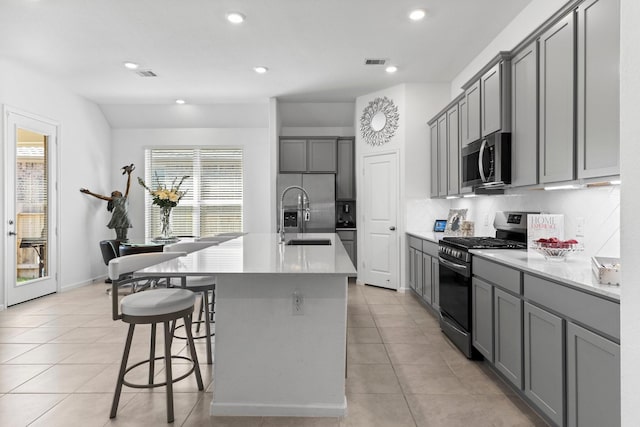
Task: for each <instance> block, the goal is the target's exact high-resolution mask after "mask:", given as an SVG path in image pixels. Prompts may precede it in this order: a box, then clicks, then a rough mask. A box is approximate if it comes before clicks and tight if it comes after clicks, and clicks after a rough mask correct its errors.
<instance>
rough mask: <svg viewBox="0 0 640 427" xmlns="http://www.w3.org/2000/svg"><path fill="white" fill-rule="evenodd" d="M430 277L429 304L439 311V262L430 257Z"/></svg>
mask: <svg viewBox="0 0 640 427" xmlns="http://www.w3.org/2000/svg"><path fill="white" fill-rule="evenodd" d="M431 277H432V281H431V283H432V286H433V300H432V301H431V305H432V306H433V308H435V309H436V311H440V262H439V261H438V258H431Z"/></svg>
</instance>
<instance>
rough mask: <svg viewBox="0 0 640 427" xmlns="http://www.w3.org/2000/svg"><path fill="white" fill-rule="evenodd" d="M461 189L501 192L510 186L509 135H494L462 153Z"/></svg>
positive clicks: (475, 143) (469, 146) (465, 148)
mask: <svg viewBox="0 0 640 427" xmlns="http://www.w3.org/2000/svg"><path fill="white" fill-rule="evenodd" d="M461 167H462V187H464V188H473V189H474V191H475V192H476V193H492V192H503V191H504V185H505V184H510V183H511V134H510V133H504V132H495V133H492V134H491V135H488V136H486V137H485V138H483V139H481V140H479V141H476V142H472V143H471V144H469V145H467V146H466V147H464V148H463V149H462V166H461Z"/></svg>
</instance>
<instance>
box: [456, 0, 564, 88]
mask: <svg viewBox="0 0 640 427" xmlns="http://www.w3.org/2000/svg"><path fill="white" fill-rule="evenodd" d="M566 3H567V0H532V1H531V3H529V5H528V6H527V7H525V8H524V9H523V10H522V12H520V13H519V14H518V16H516V17H515V18H514V19H513V21H511V22H510V23H509V25H507V26H506V27H505V28H504V30H502V31H501V32H500V34H498V35H497V36H496V38H494V39H493V41H492V42H491V43H489V44H488V45H487V47H485V48H484V50H483V51H482V52H480V54H478V56H476V57H475V58H474V59H473V60H472V61H471V62H470V63H469V64H468V65H467V66H466V67H465V68H464V69H463V70H462V71H461V72H460V73H459V74H458V75H457V76H456V77H454V79H453V81H452V82H451V99H453V98H455V97H456V96H458V94H460V93H461V92H462V90H461V87H462V85H463V84H464V83H466V82H467V81H468V80H469V79H470V78H472V77H473V76H474V74H475V73H477V72H478V71H479V70H480V69H481V68H482V67H484V66H485V65H487V63H488V62H489V61H490V60H491V59H492V58H494V57H495V56H496V55H497V54H498V52H500V51H503V50H507V51H508V50H511V49H513V48H514V47H515V46H516V45H517V44H518V43H520V42H521V41H522V40H524V39H525V38H526V37H527V36H528V35H529V34H531V33H532V32H533V31H534V30H535V29H536V28H538V27H539V26H540V24H542V23H543V22H545V21H546V20H547V19H548V18H549V17H551V15H553V14H554V13H555V12H557V11H558V10H559V9H560V8H561V7H562V6H563V5H564V4H566Z"/></svg>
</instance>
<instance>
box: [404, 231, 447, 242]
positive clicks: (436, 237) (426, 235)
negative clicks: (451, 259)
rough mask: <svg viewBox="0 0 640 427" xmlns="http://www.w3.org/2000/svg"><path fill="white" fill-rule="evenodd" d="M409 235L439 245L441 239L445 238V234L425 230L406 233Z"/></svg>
mask: <svg viewBox="0 0 640 427" xmlns="http://www.w3.org/2000/svg"><path fill="white" fill-rule="evenodd" d="M406 233H407V234H411V235H412V236H415V237H417V238H419V239H424V240H429V241H431V242H434V243H438V241H440V239H442V238H443V237H444V233H436V232H434V231H424V230H411V231H406Z"/></svg>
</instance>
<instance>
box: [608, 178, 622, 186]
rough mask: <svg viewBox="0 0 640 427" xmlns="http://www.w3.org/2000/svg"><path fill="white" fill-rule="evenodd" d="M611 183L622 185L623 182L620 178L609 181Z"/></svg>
mask: <svg viewBox="0 0 640 427" xmlns="http://www.w3.org/2000/svg"><path fill="white" fill-rule="evenodd" d="M609 184H611V185H620V184H622V181H620V180H619V179H617V180H615V181H609Z"/></svg>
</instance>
